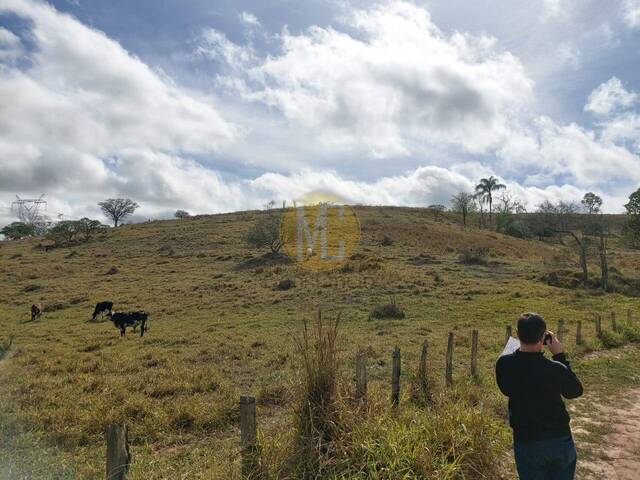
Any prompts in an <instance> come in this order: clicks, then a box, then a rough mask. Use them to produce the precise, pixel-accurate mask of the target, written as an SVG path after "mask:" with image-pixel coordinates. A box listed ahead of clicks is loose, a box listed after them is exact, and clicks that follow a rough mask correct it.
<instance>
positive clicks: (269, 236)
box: [244, 211, 283, 253]
mask: <svg viewBox="0 0 640 480" xmlns="http://www.w3.org/2000/svg"><path fill="white" fill-rule="evenodd" d="M244 239H245V242H246V243H247V245H249V246H250V247H252V248H265V247H269V249H270V250H271V252H272V253H278V252H279V251H280V249H281V248H282V245H283V238H282V234H281V232H280V215H278V214H276V213H275V212H272V211H269V212H267V213H266V214H264V216H263V217H262V218H260V219H258V221H257V222H256V223H255V224H254V225H253V226H252V227H251V228H250V229H249V231H248V232H247V233H246V235H245V237H244Z"/></svg>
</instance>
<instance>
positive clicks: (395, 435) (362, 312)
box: [0, 207, 640, 480]
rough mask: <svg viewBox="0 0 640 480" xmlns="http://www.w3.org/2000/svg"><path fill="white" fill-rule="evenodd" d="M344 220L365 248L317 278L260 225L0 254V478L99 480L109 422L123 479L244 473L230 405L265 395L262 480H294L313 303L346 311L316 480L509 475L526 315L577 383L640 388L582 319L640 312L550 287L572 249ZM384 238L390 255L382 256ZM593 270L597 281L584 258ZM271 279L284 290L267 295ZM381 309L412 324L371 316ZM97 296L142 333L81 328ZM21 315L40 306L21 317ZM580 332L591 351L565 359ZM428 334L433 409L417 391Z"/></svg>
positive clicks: (625, 301) (164, 227) (413, 221)
mask: <svg viewBox="0 0 640 480" xmlns="http://www.w3.org/2000/svg"><path fill="white" fill-rule="evenodd" d="M356 212H357V215H358V217H359V221H360V225H361V228H362V239H361V243H360V247H359V249H358V252H357V253H356V254H354V255H353V256H352V258H351V259H350V260H349V262H348V264H347V266H345V267H344V268H342V269H339V270H335V271H330V272H314V271H310V270H305V269H301V268H299V267H297V266H296V264H295V263H285V262H272V261H266V260H264V259H263V258H260V257H261V255H262V254H263V253H264V252H262V251H256V250H251V249H249V248H247V247H246V246H245V245H244V243H243V241H242V238H243V235H244V234H245V232H246V231H247V230H248V229H249V228H250V226H251V225H252V224H253V222H255V220H256V218H258V216H259V215H261V214H262V213H260V212H240V213H233V214H225V215H214V216H200V217H194V218H190V219H184V220H179V221H178V220H176V221H154V222H149V223H144V224H138V225H125V226H122V227H119V228H117V229H110V230H109V231H108V232H106V233H105V234H104V235H103V236H101V237H99V238H97V239H95V240H93V241H91V242H90V243H87V244H82V245H77V246H74V247H69V248H57V249H53V250H50V251H45V250H44V249H42V248H39V247H38V244H39V243H41V241H42V240H39V239H34V240H28V241H17V242H3V243H0V275H1V277H0V278H1V280H0V347H1V346H3V345H4V348H2V349H0V353H2V355H3V356H4V357H5V358H4V360H2V361H0V478H11V479H13V478H16V479H22V478H24V479H27V478H29V479H31V478H34V479H40V478H42V479H45V478H46V479H49V478H55V479H58V478H81V479H85V478H102V477H103V475H104V440H103V432H104V429H105V426H106V425H107V424H108V423H110V422H114V421H118V422H126V423H127V424H128V425H129V428H130V440H131V449H132V454H133V464H132V469H131V478H133V479H163V478H189V479H198V478H203V479H204V478H206V479H210V478H216V479H217V478H220V479H233V478H240V459H239V452H240V445H239V432H238V402H239V395H240V394H250V395H253V396H255V397H256V399H257V402H258V422H259V429H260V430H259V435H260V446H261V456H262V457H261V458H262V463H263V466H262V468H263V470H264V471H263V474H264V476H266V477H269V478H296V475H297V474H296V473H295V472H296V470H295V467H294V466H291V463H292V462H293V461H294V460H295V458H296V455H299V454H300V450H299V449H298V450H296V446H295V424H296V423H295V422H296V415H295V413H294V412H295V411H296V407H297V401H298V398H299V392H300V381H301V372H300V359H299V355H298V354H297V353H296V350H295V347H294V345H295V338H296V337H299V335H300V334H301V332H302V325H303V321H304V320H308V321H312V319H313V317H314V314H315V312H316V310H317V309H318V308H321V309H322V311H323V315H325V316H326V317H327V318H334V317H335V316H337V315H338V314H340V327H339V336H338V341H337V346H338V359H339V364H338V376H339V379H340V381H339V388H338V393H337V396H338V397H339V401H340V402H341V404H343V405H344V408H343V409H342V410H341V411H340V412H339V414H338V416H339V418H340V420H339V422H340V434H339V440H337V441H336V442H335V446H334V448H335V451H334V452H332V457H331V458H332V460H331V461H330V462H328V463H327V464H326V465H324V466H323V472H325V473H323V474H322V475H321V476H322V478H361V479H365V478H377V479H396V478H434V479H435V478H438V479H462V478H465V479H476V478H477V479H481V478H486V479H492V480H495V479H496V478H501V477H502V478H512V476H511V475H512V474H511V472H510V471H509V469H508V468H506V469H505V468H503V466H502V465H501V464H500V459H501V456H502V454H503V453H504V452H507V450H508V447H509V442H510V431H509V429H508V426H507V425H506V423H505V410H506V401H505V400H504V399H503V398H501V396H500V395H499V393H498V391H497V388H496V386H495V380H494V377H493V365H494V362H495V359H496V358H497V356H498V355H499V353H500V351H501V350H502V346H503V343H504V335H505V333H504V332H505V326H506V325H508V324H511V325H515V320H516V318H517V316H518V315H519V314H520V313H521V312H523V311H538V312H539V313H541V314H543V315H544V316H545V317H546V318H547V320H548V321H549V322H550V324H551V326H552V327H553V328H555V326H556V324H557V322H558V321H559V320H560V319H562V320H564V321H565V323H566V326H567V332H566V333H565V339H566V343H567V349H568V350H569V352H570V355H572V356H573V357H574V358H577V359H578V360H577V361H576V367H577V369H578V371H579V372H580V373H581V374H583V375H584V376H585V378H586V380H587V386H588V388H590V387H592V390H594V391H595V390H598V392H599V393H600V394H601V395H603V398H605V399H606V398H608V395H616V394H618V393H619V392H620V391H621V389H622V388H624V387H625V386H626V385H628V384H638V383H640V380H639V379H638V376H637V372H635V373H634V369H633V368H632V367H633V365H637V363H636V362H637V360H638V355H637V351H636V350H635V349H633V348H630V349H627V350H625V351H623V352H622V353H620V355H617V356H615V357H612V359H611V358H610V359H609V360H608V361H599V360H598V357H597V356H595V357H593V358H594V360H593V361H591V360H588V357H584V358H581V357H582V356H583V355H584V354H585V353H587V352H591V351H599V350H602V349H604V348H605V347H611V346H616V345H617V344H618V343H619V344H622V343H625V342H628V341H629V340H632V339H633V338H634V337H633V332H634V331H635V330H633V328H632V327H630V326H628V328H627V335H626V338H623V337H625V336H623V335H618V336H616V335H611V334H608V336H607V337H606V339H605V340H606V341H605V343H606V345H603V342H602V341H601V340H600V339H597V338H596V337H595V334H594V329H593V323H592V319H593V315H594V313H596V312H599V313H602V314H605V313H606V314H608V312H609V311H615V312H616V313H617V315H618V319H619V323H621V324H623V325H624V324H625V321H624V318H625V317H626V311H627V310H628V309H631V310H632V311H633V313H634V315H635V317H636V318H640V299H637V298H631V297H626V296H622V295H619V294H606V295H605V294H602V293H600V292H597V291H584V290H581V289H561V288H555V287H551V286H548V285H547V284H546V283H545V282H544V281H543V280H542V277H543V276H544V275H546V274H547V273H549V272H550V271H553V270H557V269H560V268H566V266H567V262H569V263H572V264H573V265H575V264H576V261H577V260H576V258H575V257H574V254H573V253H572V250H571V249H570V248H569V247H568V246H564V245H560V244H551V243H543V242H539V241H533V240H519V239H515V238H511V237H506V236H503V235H501V234H498V233H495V232H491V231H487V230H479V229H477V228H475V227H468V228H467V229H462V228H461V227H460V225H459V223H458V221H457V219H455V218H452V217H448V216H443V217H441V218H437V219H435V218H434V217H433V215H432V214H431V213H429V212H428V211H426V210H423V209H408V208H391V207H384V208H383V207H380V208H378V207H357V208H356ZM385 234H387V235H389V236H390V237H391V238H392V239H393V242H392V244H391V245H383V244H382V243H383V242H382V238H383V236H384V235H385ZM467 247H473V248H478V247H485V248H487V249H488V252H489V258H488V262H487V263H486V264H484V265H466V264H463V263H461V262H460V261H459V259H458V256H459V252H460V250H461V249H463V248H467ZM263 263H264V264H263ZM610 264H611V266H613V267H615V268H616V269H618V270H619V271H620V272H623V273H626V274H628V275H630V276H632V275H633V274H634V272H638V271H639V270H640V252H633V251H630V250H626V249H625V248H623V247H622V246H618V244H617V242H615V239H614V241H613V244H612V249H611V259H610ZM573 268H575V267H573ZM576 270H577V269H576ZM592 272H593V273H592V274H593V275H594V276H597V274H598V273H599V270H598V269H597V267H596V265H594V266H593V267H592ZM283 279H291V280H293V282H294V286H293V287H292V288H290V289H288V290H278V289H276V286H277V285H278V283H279V282H280V281H281V280H283ZM390 299H394V300H395V302H396V304H397V305H398V306H400V307H401V308H402V309H403V310H404V313H405V318H403V319H396V320H391V319H379V320H376V319H370V318H369V314H370V312H371V311H372V310H373V309H374V308H375V307H376V306H379V305H382V304H386V303H388V302H389V301H390ZM102 300H111V301H113V302H114V303H115V307H114V308H115V309H116V310H133V309H144V310H147V311H148V312H150V320H149V322H148V326H149V330H148V332H146V333H145V335H144V337H143V338H140V336H139V335H137V334H134V333H133V332H130V331H129V332H128V333H127V336H126V337H124V338H120V337H119V334H118V331H117V330H116V329H115V328H114V326H113V325H112V324H111V322H107V321H102V322H90V321H89V320H90V317H91V313H92V309H93V305H95V303H96V302H98V301H102ZM32 303H40V304H42V305H43V306H44V312H45V313H44V314H43V316H42V317H40V318H39V319H37V320H36V321H34V322H30V321H29V320H30V315H29V308H30V306H31V304H32ZM579 319H582V321H583V324H584V336H585V344H584V345H583V346H581V347H576V346H575V345H574V341H573V338H574V335H575V327H576V322H577V321H578V320H579ZM603 324H604V326H605V327H606V328H607V329H608V328H609V323H608V321H607V320H606V319H605V321H604V322H603ZM473 329H478V330H479V332H480V380H479V382H477V383H475V382H472V381H471V379H470V378H469V362H470V340H471V331H472V330H473ZM449 331H453V332H454V334H455V356H454V367H455V370H454V385H453V387H452V388H450V389H448V388H447V387H446V386H445V384H444V360H445V348H446V340H447V334H448V332H449ZM636 333H637V331H636ZM10 338H12V343H11V347H10V348H6V347H7V345H8V344H9V339H10ZM425 339H428V340H429V342H430V351H429V375H430V377H431V380H432V391H433V397H434V401H433V402H432V403H431V404H429V405H424V402H421V401H420V399H419V398H417V396H416V392H415V388H414V386H415V381H414V378H415V374H416V370H417V365H418V359H419V355H420V350H421V346H422V343H423V341H424V340H425ZM395 346H398V347H400V349H401V352H402V362H403V370H402V391H401V402H400V407H399V408H398V410H397V411H396V412H392V411H391V408H390V406H389V395H390V386H389V379H390V368H391V352H392V350H393V348H394V347H395ZM360 349H366V351H367V353H368V362H369V363H368V365H369V375H370V396H371V399H370V402H369V406H368V411H367V412H362V411H360V410H358V409H357V408H356V407H354V406H353V405H352V402H350V401H349V397H350V395H352V390H353V386H352V384H353V371H354V368H353V361H354V356H355V353H356V352H357V351H358V350H360ZM5 350H6V351H5ZM585 408H586V407H585ZM584 411H586V410H584ZM599 433H602V432H591V433H589V435H597V434H599ZM507 463H508V462H507ZM292 472H294V473H292Z"/></svg>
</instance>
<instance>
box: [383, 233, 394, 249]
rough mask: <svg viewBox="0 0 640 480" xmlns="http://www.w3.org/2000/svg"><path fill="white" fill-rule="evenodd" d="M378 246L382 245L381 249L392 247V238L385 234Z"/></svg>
mask: <svg viewBox="0 0 640 480" xmlns="http://www.w3.org/2000/svg"><path fill="white" fill-rule="evenodd" d="M380 245H382V246H383V247H390V246H391V245H393V238H391V237H390V236H389V235H387V234H386V233H385V234H384V236H383V237H382V241H381V242H380Z"/></svg>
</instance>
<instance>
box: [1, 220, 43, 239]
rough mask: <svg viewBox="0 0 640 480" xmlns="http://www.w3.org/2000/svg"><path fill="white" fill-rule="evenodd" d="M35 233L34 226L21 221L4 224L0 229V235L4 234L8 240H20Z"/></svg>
mask: <svg viewBox="0 0 640 480" xmlns="http://www.w3.org/2000/svg"><path fill="white" fill-rule="evenodd" d="M35 233H36V231H35V227H34V226H33V225H29V224H26V223H23V222H13V223H12V224H11V225H6V226H5V227H3V228H2V230H0V235H4V236H5V237H7V238H8V239H9V240H20V239H22V238H26V237H32V236H34V235H35Z"/></svg>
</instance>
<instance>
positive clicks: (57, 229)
mask: <svg viewBox="0 0 640 480" xmlns="http://www.w3.org/2000/svg"><path fill="white" fill-rule="evenodd" d="M77 233H78V222H75V221H73V220H63V221H62V222H58V223H56V224H55V225H54V226H53V227H51V228H50V229H49V231H48V232H47V238H48V239H49V240H53V243H54V244H56V245H58V246H60V245H65V244H67V243H69V242H71V241H72V240H73V237H74V236H75V235H76V234H77Z"/></svg>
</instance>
